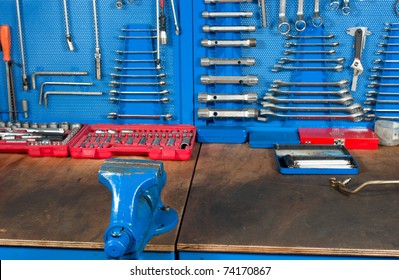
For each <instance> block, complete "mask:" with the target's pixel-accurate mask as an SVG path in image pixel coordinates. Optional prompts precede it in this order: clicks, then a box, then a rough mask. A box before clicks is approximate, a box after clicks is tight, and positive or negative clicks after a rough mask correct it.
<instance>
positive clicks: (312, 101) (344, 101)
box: [262, 94, 354, 106]
mask: <svg viewBox="0 0 399 280" xmlns="http://www.w3.org/2000/svg"><path fill="white" fill-rule="evenodd" d="M262 99H263V100H264V101H267V102H270V103H274V104H280V103H282V104H287V103H292V104H339V105H344V106H349V105H351V104H353V102H354V99H353V97H352V96H350V95H346V96H344V97H342V98H338V99H330V98H326V99H302V98H277V97H275V96H273V95H272V94H266V95H265V96H264V97H263V98H262Z"/></svg>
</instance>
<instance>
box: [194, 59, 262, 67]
mask: <svg viewBox="0 0 399 280" xmlns="http://www.w3.org/2000/svg"><path fill="white" fill-rule="evenodd" d="M214 65H237V66H241V65H244V66H253V65H255V58H253V57H243V58H236V59H233V58H208V57H203V58H201V66H214Z"/></svg>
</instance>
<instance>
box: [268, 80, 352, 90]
mask: <svg viewBox="0 0 399 280" xmlns="http://www.w3.org/2000/svg"><path fill="white" fill-rule="evenodd" d="M348 85H349V81H348V80H346V79H345V80H341V81H338V82H284V81H281V80H274V81H273V84H272V85H271V87H272V88H281V87H292V86H297V87H339V88H346V87H347V86H348Z"/></svg>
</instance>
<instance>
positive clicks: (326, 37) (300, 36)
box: [285, 34, 334, 40]
mask: <svg viewBox="0 0 399 280" xmlns="http://www.w3.org/2000/svg"><path fill="white" fill-rule="evenodd" d="M332 38H334V34H330V35H304V36H303V35H291V34H287V36H286V37H285V39H286V40H291V39H332Z"/></svg>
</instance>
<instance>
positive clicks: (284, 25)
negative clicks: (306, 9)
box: [277, 0, 291, 34]
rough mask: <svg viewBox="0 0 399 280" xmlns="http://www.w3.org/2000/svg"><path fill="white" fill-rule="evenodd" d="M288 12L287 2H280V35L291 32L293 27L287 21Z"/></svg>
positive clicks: (285, 0) (283, 0) (282, 0)
mask: <svg viewBox="0 0 399 280" xmlns="http://www.w3.org/2000/svg"><path fill="white" fill-rule="evenodd" d="M286 10H287V0H280V9H279V14H278V18H279V23H278V28H277V30H278V32H279V33H280V34H287V33H289V32H290V30H291V26H290V24H289V22H288V19H287V15H286Z"/></svg>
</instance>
